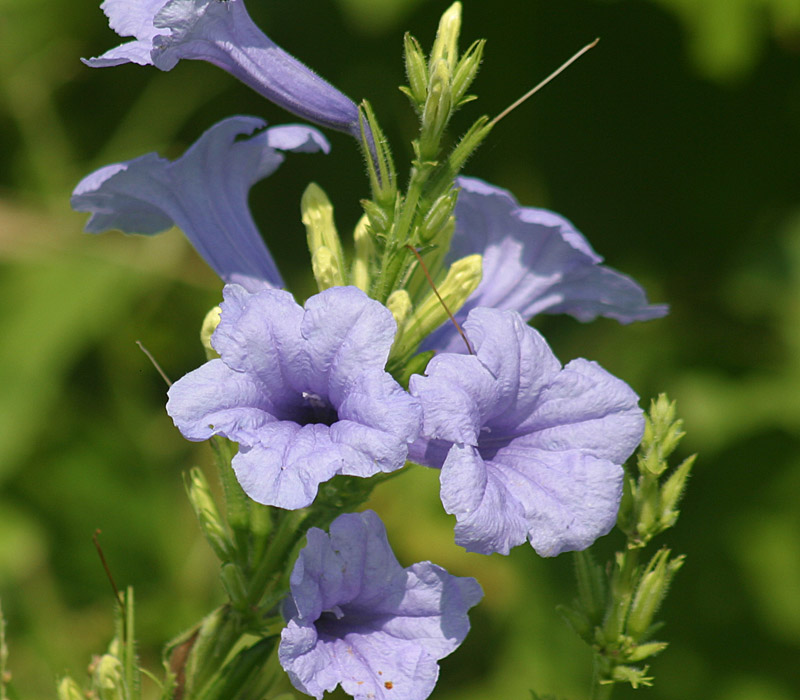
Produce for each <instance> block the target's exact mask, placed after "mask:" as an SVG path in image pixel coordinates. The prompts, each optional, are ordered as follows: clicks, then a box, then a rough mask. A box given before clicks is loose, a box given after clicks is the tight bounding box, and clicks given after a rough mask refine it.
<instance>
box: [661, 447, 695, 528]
mask: <svg viewBox="0 0 800 700" xmlns="http://www.w3.org/2000/svg"><path fill="white" fill-rule="evenodd" d="M694 459H695V455H692V456H691V457H688V458H686V459H685V460H683V462H681V464H680V465H679V466H678V467H677V468H676V469H675V471H674V472H672V474H670V476H669V478H668V479H667V480H666V481H665V482H664V485H663V486H662V487H661V527H662V529H666V528H668V527H672V526H673V525H674V524H675V521H676V520H677V519H678V508H677V506H678V503H679V502H680V500H681V496H683V490H684V488H686V480H687V479H688V478H689V472H690V471H691V470H692V465H693V464H694Z"/></svg>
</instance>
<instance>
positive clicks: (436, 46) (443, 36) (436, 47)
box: [428, 2, 461, 72]
mask: <svg viewBox="0 0 800 700" xmlns="http://www.w3.org/2000/svg"><path fill="white" fill-rule="evenodd" d="M460 33H461V3H460V2H454V3H453V4H452V5H450V7H449V8H448V9H447V10H445V12H444V14H443V15H442V18H441V19H440V20H439V27H438V28H437V30H436V39H434V41H433V48H432V49H431V57H430V63H429V64H428V66H429V68H430V70H431V72H433V66H434V64H436V63H437V62H438V61H440V60H444V61H446V62H447V64H448V67H449V69H450V71H451V72H452V70H453V69H454V68H455V65H456V60H457V59H458V35H459V34H460Z"/></svg>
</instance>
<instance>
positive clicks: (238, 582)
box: [219, 562, 248, 610]
mask: <svg viewBox="0 0 800 700" xmlns="http://www.w3.org/2000/svg"><path fill="white" fill-rule="evenodd" d="M219 577H220V579H221V580H222V586H223V588H224V589H225V592H226V593H227V594H228V598H229V599H230V601H231V605H233V607H234V608H236V609H237V610H243V609H244V608H246V607H247V604H248V602H247V588H246V587H245V585H244V581H243V580H242V572H241V570H240V569H239V567H237V566H236V565H235V564H232V563H230V562H228V563H226V564H223V565H222V567H221V568H220V571H219Z"/></svg>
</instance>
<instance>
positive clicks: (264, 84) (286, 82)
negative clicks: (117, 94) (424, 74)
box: [85, 0, 360, 138]
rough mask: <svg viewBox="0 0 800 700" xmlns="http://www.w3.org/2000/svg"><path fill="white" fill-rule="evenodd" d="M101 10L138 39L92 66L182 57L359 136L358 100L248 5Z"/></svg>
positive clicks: (116, 1)
mask: <svg viewBox="0 0 800 700" xmlns="http://www.w3.org/2000/svg"><path fill="white" fill-rule="evenodd" d="M101 7H102V9H103V12H105V14H106V16H107V17H108V20H109V25H110V26H111V28H112V29H113V30H114V31H115V32H117V34H119V35H120V36H132V37H134V39H133V41H129V42H127V43H125V44H121V45H120V46H117V47H115V48H113V49H111V50H109V51H107V52H106V53H104V54H103V55H102V56H99V57H97V58H90V59H87V60H85V63H86V64H87V65H89V66H93V67H97V68H100V67H105V66H117V65H119V64H121V63H138V64H139V65H154V66H155V67H156V68H160V69H161V70H165V71H168V70H172V68H174V67H175V65H176V64H177V63H178V61H179V60H181V59H190V60H201V61H208V62H209V63H213V64H214V65H216V66H218V67H220V68H222V69H223V70H225V71H227V72H228V73H230V74H231V75H233V76H234V77H236V78H238V79H239V80H241V81H242V82H243V83H245V84H246V85H248V86H249V87H251V88H253V89H254V90H255V91H256V92H258V93H260V94H261V95H263V96H264V97H266V98H267V99H268V100H270V101H271V102H274V103H275V104H277V105H279V106H280V107H283V109H285V110H287V111H288V112H291V113H292V114H295V115H297V116H298V117H301V118H303V119H307V120H308V121H310V122H313V123H314V124H319V125H320V126H326V127H329V128H331V129H337V130H339V131H344V132H346V133H349V134H351V135H353V136H355V137H356V138H359V137H360V129H359V120H358V107H356V105H355V103H354V102H353V101H352V100H351V99H350V98H349V97H347V96H346V95H345V94H344V93H342V92H340V91H339V90H337V89H336V88H335V87H333V85H331V84H330V83H328V82H326V81H325V80H323V79H322V78H320V77H319V76H318V75H317V74H316V73H314V72H313V71H312V70H311V69H310V68H307V67H306V66H304V65H303V64H302V63H301V62H300V61H298V60H297V59H296V58H294V57H293V56H291V55H290V54H288V53H286V51H284V50H283V49H282V48H280V47H279V46H277V45H276V44H275V42H273V41H272V40H271V39H270V38H269V37H267V36H266V35H264V33H263V32H262V31H261V30H260V29H259V28H258V27H257V26H256V25H255V24H254V23H253V20H252V19H250V15H248V14H247V9H246V8H245V6H244V0H105V2H104V3H103V4H102V5H101Z"/></svg>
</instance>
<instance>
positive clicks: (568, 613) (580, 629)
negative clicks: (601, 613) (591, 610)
mask: <svg viewBox="0 0 800 700" xmlns="http://www.w3.org/2000/svg"><path fill="white" fill-rule="evenodd" d="M576 602H577V601H576ZM556 612H558V614H559V615H561V617H563V618H564V621H565V622H566V623H567V624H568V625H569V626H570V627H571V628H572V630H573V631H574V632H575V634H577V635H578V636H579V637H580V638H581V639H582V640H583V641H584V642H586V643H587V644H589V645H590V646H591V644H592V642H593V641H594V640H593V632H594V625H593V624H592V622H591V621H590V620H589V618H588V617H587V616H586V614H585V613H584V612H583V610H581V609H579V607H578V606H577V605H575V606H573V607H571V606H569V605H557V606H556Z"/></svg>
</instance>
